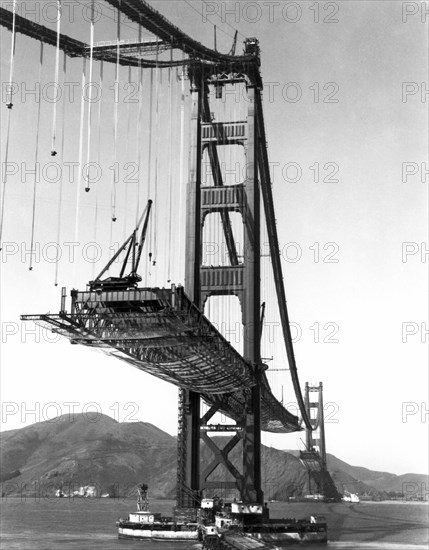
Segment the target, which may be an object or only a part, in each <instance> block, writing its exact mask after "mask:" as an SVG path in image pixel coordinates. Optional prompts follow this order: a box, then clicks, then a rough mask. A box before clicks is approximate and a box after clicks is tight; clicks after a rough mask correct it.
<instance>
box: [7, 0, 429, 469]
mask: <svg viewBox="0 0 429 550" xmlns="http://www.w3.org/2000/svg"><path fill="white" fill-rule="evenodd" d="M149 3H150V4H151V5H152V6H153V7H154V8H156V9H158V10H159V11H160V12H161V13H162V14H163V15H165V16H166V17H167V18H168V19H170V20H171V21H172V22H173V23H174V24H176V25H177V26H179V27H180V28H181V29H182V30H183V31H185V32H187V33H188V34H190V35H191V36H193V37H194V38H196V39H197V40H200V41H201V42H203V43H204V44H206V45H208V46H213V34H214V31H213V25H216V27H217V45H218V49H219V50H220V51H223V52H228V51H229V50H230V48H231V45H232V41H233V36H234V29H238V31H239V33H240V34H239V35H238V44H237V51H240V49H241V48H242V41H243V40H244V37H257V38H258V39H259V41H260V46H261V52H262V53H261V56H262V57H261V60H262V63H261V73H262V77H263V81H264V92H263V94H264V95H263V98H264V115H265V124H266V134H267V140H268V153H269V159H270V163H271V166H272V173H273V193H274V201H275V209H276V217H277V227H278V232H279V240H280V244H281V250H282V267H283V271H284V281H285V287H286V293H287V300H288V307H289V315H290V318H291V321H292V322H293V325H292V333H293V335H294V336H295V353H296V358H297V365H298V369H299V375H300V380H301V384H302V385H303V384H304V383H305V382H306V381H309V382H310V383H315V384H316V383H318V382H319V381H322V382H323V384H324V400H325V404H326V411H325V414H326V416H327V418H326V439H327V450H328V452H331V453H332V454H335V455H336V456H338V457H339V458H341V459H343V460H345V461H347V462H349V463H351V464H354V465H360V466H365V467H368V468H371V469H376V470H383V471H390V472H393V473H397V474H403V473H407V472H418V473H425V472H427V463H428V461H427V458H428V447H427V428H428V413H427V410H428V406H429V405H428V395H427V387H428V380H427V338H428V336H427V327H428V325H427V286H426V278H427V265H428V256H427V247H428V242H427V230H426V228H427V181H428V175H427V166H428V164H427V162H428V161H427V150H428V143H427V137H428V132H427V130H428V127H427V105H428V95H427V89H428V74H427V66H428V63H427V36H428V34H427V30H428V18H429V16H426V15H425V11H424V7H425V4H423V3H417V2H396V1H395V2H391V1H389V0H383V1H377V0H375V1H368V2H363V1H337V2H300V3H299V4H298V3H296V2H281V1H279V2H247V1H242V2H240V3H238V2H209V1H206V2H202V1H200V0H194V1H189V2H185V1H182V0H175V1H168V0H159V1H156V0H150V1H149ZM18 4H19V5H20V8H21V9H23V6H22V3H21V2H18ZM84 4H85V2H75V3H73V2H70V3H69V5H70V6H72V5H73V6H74V9H75V11H74V12H73V18H72V17H71V15H70V13H71V12H70V11H69V14H68V16H67V17H66V18H65V20H64V21H63V32H65V33H66V34H69V35H71V36H74V37H76V38H79V39H81V40H85V41H86V42H89V32H90V28H89V23H88V21H86V20H85V15H86V12H84V11H83V9H84ZM98 4H99V6H100V13H101V17H100V20H99V21H97V24H96V27H95V28H96V31H95V32H96V41H101V40H114V39H115V38H116V26H115V22H114V21H113V19H112V18H113V13H112V12H111V10H109V9H108V8H107V6H106V5H105V4H104V3H103V2H99V3H98ZM29 6H31V7H34V8H35V9H36V12H35V15H31V14H30V13H29V12H28V15H27V16H28V18H30V19H31V18H32V17H33V20H34V17H38V16H39V15H40V20H39V21H38V22H40V23H42V24H45V25H47V26H49V27H50V28H55V24H54V23H52V15H51V14H50V13H48V12H47V11H46V10H45V11H44V10H43V7H42V5H40V4H39V3H37V2H35V3H34V2H27V3H26V7H27V8H28V7H29ZM45 6H46V4H45ZM37 10H39V11H37ZM49 19H51V21H49ZM72 19H73V20H72ZM86 19H88V18H87V17H86ZM135 36H136V29H135V27H133V26H132V25H128V26H127V24H126V22H124V24H123V26H122V37H126V38H132V37H135ZM1 40H2V58H1V72H2V83H4V82H8V81H9V68H10V63H9V55H10V40H11V33H9V32H8V31H5V30H4V29H3V28H2V36H1ZM38 63H39V44H38V43H37V42H36V41H33V40H31V39H28V38H23V37H21V36H18V39H17V45H16V55H15V63H14V81H15V82H17V84H18V88H17V89H18V92H17V94H16V95H15V96H14V101H13V102H14V107H13V110H12V111H11V132H10V146H9V158H8V161H9V162H10V163H15V164H10V167H11V168H10V169H11V170H14V171H15V168H16V173H14V174H11V175H10V176H9V178H8V183H7V190H6V199H5V218H4V227H3V250H2V257H1V304H2V305H1V310H2V311H1V328H2V357H1V359H2V362H1V382H2V384H1V398H2V418H1V428H2V429H3V430H9V429H16V428H19V427H21V426H24V425H28V424H31V423H34V422H36V421H42V420H47V419H49V418H52V417H55V416H57V415H58V414H66V413H68V412H69V411H71V410H75V411H76V412H78V411H82V410H83V411H85V410H93V409H97V410H100V411H101V412H103V413H104V414H108V415H110V416H112V417H114V418H116V419H117V420H120V421H133V420H139V421H145V422H151V423H153V424H155V425H157V426H159V427H160V428H161V429H164V430H166V431H167V432H169V433H171V434H174V433H176V419H177V388H175V387H174V386H172V385H168V384H166V383H164V382H161V381H160V380H157V379H155V378H153V377H151V376H150V375H147V374H145V373H142V372H140V371H138V370H136V369H134V368H132V367H131V366H128V365H126V364H122V363H120V362H118V361H115V360H114V359H112V358H109V357H107V356H105V355H104V354H102V353H97V352H94V351H91V350H87V349H85V348H83V347H80V346H72V347H71V346H70V344H69V343H68V341H66V340H60V341H56V340H57V339H58V338H57V337H56V335H53V334H52V333H50V332H48V331H42V330H41V329H39V328H34V325H33V324H32V323H23V322H21V321H20V318H19V316H20V315H21V314H23V313H43V312H47V311H50V312H52V313H54V312H58V310H59V307H60V288H61V286H66V287H67V288H68V289H71V288H79V289H83V287H84V285H85V284H86V282H87V281H88V280H90V279H91V278H92V277H93V276H94V273H95V271H96V270H101V268H102V267H103V265H104V264H105V263H106V262H107V259H108V254H109V252H108V250H109V248H110V247H112V250H114V246H115V244H114V243H119V242H121V240H122V238H123V237H124V235H126V234H128V233H129V232H130V231H131V230H132V228H133V224H134V221H135V216H136V211H137V210H138V208H139V207H138V205H137V202H139V206H141V205H143V204H144V202H145V200H146V197H148V196H149V195H151V196H152V194H154V193H158V197H157V198H158V200H157V204H160V205H161V206H160V207H159V208H158V210H157V214H156V216H157V217H156V219H155V220H154V221H153V228H156V229H157V231H156V234H157V237H156V239H157V242H151V243H150V245H151V246H152V247H153V249H154V250H156V252H154V254H156V258H157V266H151V267H146V268H145V273H144V278H145V281H146V282H148V283H150V284H153V283H155V282H156V284H160V285H166V284H167V280H169V279H171V280H174V281H175V282H176V283H179V282H183V265H182V259H183V247H184V230H183V223H182V222H183V211H184V208H185V204H184V201H185V192H184V188H185V185H184V183H185V181H186V177H187V176H186V171H187V153H186V152H185V149H186V148H187V145H188V143H187V139H186V136H187V135H188V132H189V108H190V106H189V99H190V98H189V92H188V89H187V87H188V85H189V82H188V81H186V80H185V81H184V82H182V80H180V78H178V77H179V76H180V73H179V74H178V73H177V72H173V73H172V74H170V75H169V74H167V75H163V76H161V75H160V74H158V75H157V74H154V73H152V77H153V78H154V82H153V88H152V89H154V90H155V91H158V94H156V93H155V94H154V95H153V97H152V104H151V105H152V114H153V119H152V133H153V139H152V140H151V143H152V145H151V147H152V153H151V155H152V156H151V159H152V161H151V166H148V164H149V154H148V152H147V146H148V145H149V141H150V140H149V133H150V130H149V128H150V118H149V112H150V101H151V99H150V78H151V76H150V74H145V75H144V85H143V94H142V96H143V100H144V103H143V105H144V108H143V109H142V111H143V112H142V114H141V117H142V118H141V119H140V120H142V121H143V124H142V130H141V133H139V129H138V128H139V124H138V121H139V118H138V117H139V104H138V103H127V102H125V100H124V97H125V96H126V93H127V92H129V93H131V92H133V91H134V90H133V88H129V89H127V90H123V89H122V88H121V94H122V95H121V101H120V102H119V106H118V139H117V146H116V149H117V150H116V154H115V150H114V140H113V139H112V135H113V126H114V118H115V102H114V101H113V91H114V88H112V90H110V93H106V91H107V90H108V89H109V86H112V85H113V84H114V78H115V74H114V70H115V68H114V66H113V65H112V66H109V67H107V66H106V67H105V73H104V79H105V80H104V85H105V88H104V92H105V95H104V96H103V101H102V103H101V105H102V111H101V120H102V124H101V125H100V128H101V132H100V133H101V136H100V137H98V135H97V133H98V132H97V124H96V121H97V120H98V118H97V116H98V107H99V105H100V102H95V103H94V104H93V107H92V117H93V124H92V133H91V139H90V140H89V141H90V144H91V149H90V158H91V160H93V161H97V162H99V164H100V166H102V167H103V172H102V177H101V180H100V182H99V183H97V185H94V189H92V190H91V192H90V193H85V192H84V191H83V187H84V185H83V184H82V181H79V178H78V177H77V176H74V177H71V178H68V175H69V172H66V170H65V169H64V171H63V172H62V173H63V174H65V177H64V178H63V179H64V181H65V183H64V186H63V197H62V203H61V210H60V219H61V225H60V233H59V234H58V219H57V218H58V203H59V183H58V181H54V180H55V176H54V175H53V174H54V171H55V166H53V165H52V164H51V165H50V167H49V163H52V162H58V163H59V162H60V160H61V159H62V160H63V161H64V160H65V161H66V162H68V165H67V166H68V167H70V166H72V164H71V163H76V162H79V157H80V156H81V158H82V162H84V160H85V159H86V155H87V144H88V134H87V125H86V123H87V120H88V104H85V113H84V114H85V116H84V125H83V134H84V139H83V141H82V144H83V145H82V153H81V155H79V144H80V139H79V132H80V107H81V102H80V100H79V83H80V82H81V70H82V69H81V68H82V60H81V59H74V60H69V61H68V65H67V74H66V82H68V83H69V84H70V83H72V82H76V87H75V88H74V89H75V91H76V90H77V92H76V96H77V97H76V98H74V100H69V101H68V102H67V103H66V108H65V111H64V113H65V119H66V121H67V122H66V134H65V145H64V151H63V155H62V156H61V154H59V156H58V157H55V159H53V158H52V157H51V156H50V154H49V152H50V148H51V146H50V138H51V133H52V123H53V116H54V115H53V103H52V102H49V101H48V100H47V97H48V95H46V97H45V95H44V94H42V98H43V100H42V101H41V113H40V121H41V122H40V125H39V127H40V135H39V140H38V143H39V151H38V159H39V162H40V164H41V167H42V168H41V170H42V172H43V167H45V172H43V173H42V181H41V182H40V184H39V185H38V187H37V201H36V218H35V220H36V223H35V233H34V240H35V242H36V243H38V245H39V247H40V249H39V250H40V253H39V254H38V255H36V256H35V257H34V258H33V260H34V264H33V270H32V271H30V270H29V269H28V268H29V256H28V254H26V251H28V249H29V247H30V242H31V225H32V207H33V183H34V182H33V180H34V178H33V177H32V176H31V174H25V173H24V168H25V167H27V168H28V169H30V168H31V167H32V166H33V165H34V159H35V149H36V129H37V117H38V107H39V103H38V102H37V101H35V100H34V97H32V96H31V94H27V96H26V97H25V98H24V99H25V101H23V99H22V97H23V96H22V91H23V90H25V89H27V90H28V89H30V87H31V86H34V83H35V82H36V81H37V80H38V71H39V66H38ZM61 63H62V57H61ZM88 70H89V67H87V79H88V81H89V74H88ZM42 71H43V73H42V81H43V82H52V81H53V80H54V78H55V49H54V48H51V47H46V48H45V49H44V63H43V68H42ZM120 77H121V82H122V83H123V84H124V83H126V82H127V79H128V77H129V75H128V72H127V69H121V72H120ZM170 77H171V81H170V80H169V78H170ZM61 78H62V76H61V77H60V80H61ZM98 78H99V65H97V64H94V73H93V80H96V81H97V82H98ZM131 81H132V82H135V81H138V75H137V72H133V73H132V75H131ZM61 82H62V80H61ZM169 82H171V84H170V86H171V90H172V97H173V99H172V101H173V103H172V109H171V111H172V114H171V115H170V107H169V105H170V104H169V91H168V90H169V88H167V85H168V83H169ZM63 84H64V83H63ZM156 85H158V88H156ZM182 85H184V88H185V101H184V104H183V106H184V111H183V113H184V116H183V126H182V125H181V120H182V119H181V111H180V105H181V103H180V94H181V92H182ZM26 87H27V88H26ZM66 88H67V87H66V86H65V85H63V90H66ZM71 88H72V86H71V85H69V87H68V88H67V91H68V92H69V91H70V89H71ZM156 97H158V100H157V99H156ZM69 99H70V98H69ZM6 101H7V99H6V98H5V93H4V86H2V106H1V108H2V113H3V115H4V114H5V113H6V111H7V109H6V106H5V103H6ZM148 106H149V107H148ZM62 107H63V102H62V101H61V102H59V103H58V106H57V108H58V112H57V117H58V124H57V134H58V135H60V133H61V127H62V124H61V121H62V116H63V114H62V113H63V110H62ZM228 109H229V110H228ZM240 109H242V105H241V104H237V105H233V106H232V107H228V108H226V107H225V108H224V112H223V115H224V116H226V117H228V116H239V114H241V111H240ZM1 128H2V149H1V153H2V163H3V162H4V158H5V143H6V138H5V136H6V132H7V116H2V127H1ZM166 128H171V131H166V130H165V129H166ZM182 136H184V137H183V139H182ZM98 139H100V140H101V141H100V143H101V146H100V147H97V140H98ZM139 140H140V143H141V145H142V146H141V151H142V153H140V158H139V156H138V150H139V148H138V143H139ZM58 143H59V144H60V143H61V140H60V138H58ZM181 145H182V147H183V155H182V159H183V160H182V161H180V158H181V155H180V153H181V149H180V146H181ZM98 151H100V153H98ZM154 156H155V157H156V160H155V161H153V157H154ZM115 157H116V159H119V169H120V179H121V178H122V179H123V178H124V173H125V174H126V175H127V176H130V183H129V185H122V186H121V185H120V184H118V189H117V198H118V202H117V216H118V221H117V222H116V224H112V223H111V221H110V219H111V216H112V208H111V179H112V174H113V170H112V169H109V166H111V162H112V159H113V160H115ZM57 159H58V160H57ZM22 163H24V165H25V166H23V164H22ZM127 163H130V164H129V165H128V166H126V164H127ZM136 163H138V164H139V165H141V166H142V167H143V168H142V172H144V174H145V177H144V178H143V179H144V186H143V187H142V189H141V190H140V191H141V192H139V191H138V189H139V187H138V186H137V185H136V184H135V183H134V181H133V179H132V171H133V168H134V166H135V165H136ZM69 169H71V168H69ZM48 170H52V171H51V172H48ZM172 172H174V176H173V177H172V178H171V180H170V181H169V174H170V173H172ZM146 175H147V177H146ZM66 176H67V177H66ZM79 185H80V191H79ZM148 186H150V189H148V188H147V187H148ZM169 191H171V193H170V194H169ZM139 193H140V194H139ZM77 201H79V209H78V216H76V202H77ZM95 205H97V216H98V222H97V224H96V223H95V222H94V219H95ZM161 207H162V208H161ZM166 209H168V212H166ZM167 214H168V215H170V217H171V219H172V220H173V223H172V225H173V227H172V228H169V229H168V230H167V224H165V223H164V220H165V219H167V218H166V216H167ZM213 231H215V230H214V229H213ZM58 235H59V237H60V238H59V239H58ZM151 235H152V236H151V237H150V238H151V239H153V240H154V241H155V240H156V239H155V231H152V232H151ZM55 242H57V243H60V248H59V250H60V251H61V253H62V256H61V259H60V260H59V261H58V287H55V286H54V282H55V280H56V278H55V269H56V265H57V264H56V263H55V261H52V258H53V257H54V256H55V251H57V254H58V248H54V247H53V246H51V245H49V246H48V243H55ZM72 242H78V243H79V245H76V246H75V247H73V246H72V245H71V244H67V243H72ZM94 242H95V243H96V245H97V246H89V243H94ZM71 250H74V257H73V258H72V257H71V254H72V253H71ZM165 251H168V252H169V254H165V253H164V252H165ZM97 254H98V255H99V256H101V257H100V258H98V261H92V260H93V259H94V260H96V259H97V258H96V256H97ZM167 257H168V258H170V260H168V259H166V258H167ZM36 258H37V261H36ZM263 261H265V260H263ZM264 284H265V280H264V281H263V285H264ZM266 284H267V287H264V288H263V293H265V294H266V295H267V296H268V297H269V298H271V299H272V289H271V290H270V288H268V287H269V283H266ZM270 293H271V294H270ZM270 319H272V320H273V322H275V319H276V314H275V313H272V317H270ZM273 335H274V336H273V338H272V340H273V341H272V342H271V344H272V346H271V347H270V346H269V345H268V344H269V342H268V343H267V342H266V343H265V344H264V349H263V351H264V353H265V352H266V354H267V355H268V357H271V356H273V357H274V359H273V362H272V363H270V367H272V366H274V367H275V368H284V367H285V362H284V352H283V351H282V349H281V348H282V342H281V337H280V333H278V332H277V331H276V329H274V332H273ZM276 354H277V355H276ZM270 381H272V382H273V384H274V385H275V388H274V391H275V392H276V393H277V395H279V393H280V391H282V387H283V393H284V402H285V403H288V404H291V408H292V410H293V407H294V401H295V400H294V396H293V392H292V389H291V384H290V380H289V375H288V373H287V372H283V371H279V372H277V371H275V372H273V374H272V375H270ZM301 439H303V434H302V433H300V434H290V435H282V436H272V435H268V434H264V435H263V441H264V442H265V443H266V444H268V445H273V446H275V447H277V448H280V449H292V448H297V447H299V446H302V443H301Z"/></svg>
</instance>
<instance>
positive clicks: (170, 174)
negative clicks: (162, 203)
mask: <svg viewBox="0 0 429 550" xmlns="http://www.w3.org/2000/svg"><path fill="white" fill-rule="evenodd" d="M171 60H173V50H171ZM169 88H170V93H169V114H170V116H169V118H170V120H169V129H170V144H169V163H168V199H169V212H168V246H167V254H168V265H167V282H170V281H171V254H172V249H171V237H172V235H171V232H172V225H173V224H172V216H173V128H172V124H173V69H172V68H171V67H170V69H169Z"/></svg>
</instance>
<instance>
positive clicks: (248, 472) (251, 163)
mask: <svg viewBox="0 0 429 550" xmlns="http://www.w3.org/2000/svg"><path fill="white" fill-rule="evenodd" d="M255 48H257V49H258V53H259V48H258V43H257V41H256V40H253V39H249V40H247V41H246V49H247V50H249V49H250V50H252V53H253V52H254V51H255ZM190 77H191V93H192V121H191V133H192V134H191V152H190V174H189V180H188V189H187V214H186V216H187V218H186V270H185V292H186V294H187V295H188V296H189V297H190V299H191V300H192V301H193V302H194V304H196V306H197V307H199V308H201V310H203V308H204V304H205V302H206V300H207V299H208V298H209V297H210V296H213V295H217V296H224V295H236V296H238V298H239V300H240V304H241V310H242V325H243V330H245V335H246V337H245V338H244V349H243V356H244V359H245V360H247V361H249V362H250V363H251V364H252V365H253V369H254V374H255V377H256V379H257V380H259V381H260V376H261V372H262V370H263V366H262V364H261V356H260V236H259V235H260V192H259V185H258V169H257V155H256V143H257V135H256V124H257V114H256V112H255V109H256V103H255V84H253V83H251V82H249V81H248V80H246V78H245V77H244V76H243V75H239V74H237V73H233V74H228V75H225V73H222V74H216V73H215V72H214V73H213V72H212V73H211V74H209V75H207V74H204V71H201V70H193V71H191V73H190ZM242 82H245V83H246V93H247V98H246V99H244V98H243V99H242V101H246V103H247V105H248V108H247V119H246V120H240V121H238V120H231V121H229V122H224V123H216V122H212V121H211V112H210V104H209V87H210V85H214V86H215V87H216V91H217V94H218V97H219V96H220V95H221V94H222V87H223V86H224V85H225V84H226V83H232V84H233V85H235V86H237V85H238V84H239V83H242ZM236 144H238V145H241V146H242V147H244V152H245V158H246V169H245V179H244V181H243V182H242V183H239V184H237V185H233V186H226V185H224V182H223V177H222V171H221V167H220V163H219V156H218V150H217V147H218V146H219V145H222V146H230V145H236ZM205 150H207V153H208V157H209V159H210V165H211V171H212V174H213V183H214V185H213V186H203V185H202V178H201V175H202V158H203V154H204V151H205ZM212 212H219V213H220V217H221V221H222V227H223V231H224V234H225V240H226V244H227V248H228V253H229V260H230V265H229V266H211V267H203V266H202V234H203V227H204V221H205V219H206V216H207V215H208V214H210V213H212ZM229 212H240V213H241V215H242V219H243V227H244V243H243V244H244V259H243V263H239V261H238V257H237V251H236V248H235V241H234V235H233V231H232V227H231V223H230V217H229ZM260 401H261V388H260V383H258V384H257V385H256V386H254V387H253V388H252V389H251V390H248V391H247V395H246V399H245V406H244V409H243V410H242V419H241V422H237V425H236V426H234V425H231V426H229V428H230V430H231V431H232V430H233V431H235V432H236V433H235V436H234V437H233V438H232V439H231V440H230V441H229V442H228V444H227V445H226V446H225V447H224V448H223V449H220V448H218V447H217V445H216V444H215V443H214V442H213V440H212V439H211V438H210V437H209V436H208V434H207V432H208V431H217V429H216V428H214V427H212V428H211V427H210V426H209V425H208V421H209V419H210V418H211V417H212V416H213V415H214V414H215V413H216V412H217V410H218V408H219V406H218V405H212V406H211V408H210V409H209V410H208V412H207V413H206V414H205V415H204V416H203V417H201V415H200V407H201V399H200V394H198V393H195V392H192V391H188V390H180V397H179V441H178V445H179V449H178V456H179V464H178V494H177V501H178V502H177V504H178V506H179V507H192V506H195V505H197V503H198V498H199V496H201V493H202V491H204V490H205V489H210V488H211V489H213V488H216V487H217V486H219V484H216V482H213V481H210V479H209V477H210V474H211V473H212V472H213V471H214V470H215V469H216V467H217V466H218V465H220V464H222V465H223V466H225V467H226V469H227V470H228V472H229V473H230V474H232V476H233V478H234V480H235V481H233V482H231V481H229V482H227V481H225V482H223V483H222V484H221V486H222V487H223V488H225V487H226V488H230V489H236V490H238V492H239V494H240V496H241V499H242V500H243V502H255V503H256V502H257V503H263V493H262V489H261V419H260ZM223 428H224V427H223ZM222 431H225V430H224V429H223V430H222ZM201 440H203V441H204V442H205V443H206V445H208V447H209V448H210V449H211V450H212V451H213V453H214V455H215V458H214V460H213V461H212V462H211V463H210V464H209V465H207V466H206V468H205V469H204V470H202V471H201V469H200V443H201ZM240 440H242V451H243V463H242V468H243V470H242V471H243V473H242V474H241V473H240V472H238V471H237V469H236V468H235V467H234V466H233V464H232V463H231V462H230V461H229V459H228V454H229V452H230V451H231V450H232V449H233V448H234V447H235V446H236V445H237V443H239V442H240Z"/></svg>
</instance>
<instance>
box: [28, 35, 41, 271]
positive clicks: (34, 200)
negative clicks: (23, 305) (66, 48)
mask: <svg viewBox="0 0 429 550" xmlns="http://www.w3.org/2000/svg"><path fill="white" fill-rule="evenodd" d="M43 45H44V44H43V40H41V41H40V60H39V82H42V70H43ZM41 107H42V101H41V98H39V105H38V106H37V124H36V128H37V130H36V150H35V154H34V184H33V208H32V215H31V243H30V267H29V268H28V269H29V270H30V271H33V248H34V231H35V224H36V196H37V179H38V178H37V165H38V161H39V135H40V112H41V110H42V109H41Z"/></svg>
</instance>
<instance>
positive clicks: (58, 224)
mask: <svg viewBox="0 0 429 550" xmlns="http://www.w3.org/2000/svg"><path fill="white" fill-rule="evenodd" d="M66 75H67V55H66V53H65V52H64V54H63V83H64V82H66ZM65 128H66V101H65V99H64V98H63V108H62V120H61V166H64V142H65ZM63 183H64V182H63V174H62V172H61V179H60V191H59V199H58V214H57V244H59V243H60V237H61V220H62V216H61V214H62V202H63ZM94 242H96V241H95V239H94ZM60 256H61V255H60V254H57V256H56V258H55V282H54V285H55V286H58V270H59V262H60ZM93 265H94V264H93Z"/></svg>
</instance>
